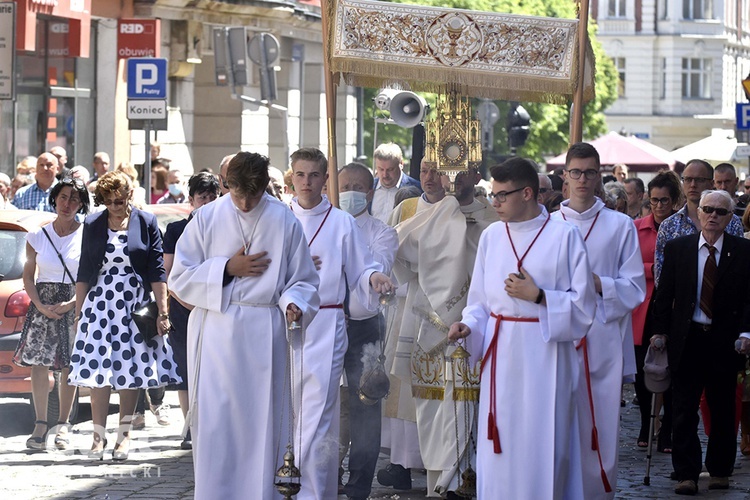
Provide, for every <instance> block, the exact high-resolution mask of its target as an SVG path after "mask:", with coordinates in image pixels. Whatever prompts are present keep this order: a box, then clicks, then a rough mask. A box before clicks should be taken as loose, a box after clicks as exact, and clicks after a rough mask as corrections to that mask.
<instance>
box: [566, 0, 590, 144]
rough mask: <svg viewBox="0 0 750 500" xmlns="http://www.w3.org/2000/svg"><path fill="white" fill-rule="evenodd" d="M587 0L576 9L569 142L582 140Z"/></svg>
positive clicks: (587, 24) (587, 15)
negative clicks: (575, 66)
mask: <svg viewBox="0 0 750 500" xmlns="http://www.w3.org/2000/svg"><path fill="white" fill-rule="evenodd" d="M588 26H589V0H580V6H579V9H578V77H577V79H576V91H575V94H574V95H573V109H572V110H571V114H572V116H571V117H570V144H575V143H576V142H581V141H582V140H583V88H584V86H585V83H584V82H585V77H586V46H587V45H588V38H589V31H588Z"/></svg>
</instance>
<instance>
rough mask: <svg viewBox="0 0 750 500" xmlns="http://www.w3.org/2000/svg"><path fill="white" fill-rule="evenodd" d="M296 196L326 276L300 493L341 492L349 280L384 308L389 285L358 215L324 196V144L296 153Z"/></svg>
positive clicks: (306, 386)
mask: <svg viewBox="0 0 750 500" xmlns="http://www.w3.org/2000/svg"><path fill="white" fill-rule="evenodd" d="M291 158H292V183H293V185H294V191H295V193H296V194H297V196H296V197H295V198H294V199H293V200H292V207H291V208H292V210H291V211H292V213H294V215H295V216H296V217H297V219H298V220H299V221H300V223H301V224H302V228H303V231H304V233H305V237H306V238H307V244H308V246H309V248H310V253H311V254H312V258H313V260H314V261H315V263H316V267H317V268H318V273H319V275H320V288H319V293H320V311H319V312H318V315H317V316H316V317H315V319H314V320H313V321H312V323H311V324H310V326H309V327H308V328H307V331H306V332H305V344H304V350H303V352H302V359H301V362H300V364H299V366H300V369H301V370H302V377H303V390H304V395H303V398H304V401H303V405H302V414H301V417H300V422H299V425H301V432H296V433H295V434H296V435H295V439H298V440H299V439H300V436H301V443H298V445H297V446H298V448H299V449H300V450H301V462H300V463H301V466H300V470H301V474H302V490H301V491H300V493H299V494H298V495H297V498H298V499H303V498H309V499H328V498H335V497H336V495H337V492H338V486H337V479H338V453H339V451H338V450H339V444H338V438H339V412H340V405H339V382H340V379H341V374H342V372H343V368H344V355H345V354H346V348H347V345H348V339H347V335H346V326H345V318H344V300H345V297H346V289H347V286H348V288H349V290H350V292H351V293H352V295H354V296H356V298H357V300H358V301H359V304H360V305H362V306H363V307H364V308H368V309H369V310H371V311H374V312H377V311H378V308H379V304H380V303H379V300H378V299H379V294H380V293H385V292H390V291H391V289H392V288H393V285H392V283H391V281H390V279H389V278H388V277H387V276H386V275H385V274H383V273H382V272H380V270H381V269H382V266H381V265H380V264H378V263H377V262H376V261H375V260H374V259H373V256H372V253H371V252H370V250H369V249H368V248H367V244H366V243H365V240H364V238H363V237H362V235H361V234H360V231H359V228H358V227H357V223H356V221H355V220H354V217H352V216H351V215H349V214H348V213H346V212H344V211H343V210H339V209H338V208H335V207H333V206H332V205H331V203H330V202H329V201H328V198H327V197H326V196H325V195H322V194H321V193H322V190H323V186H324V185H325V183H326V181H327V179H328V174H327V171H328V169H327V166H328V161H327V160H326V158H325V155H323V153H322V152H320V151H319V150H318V149H315V148H302V149H299V150H297V151H295V152H294V153H293V154H292V157H291Z"/></svg>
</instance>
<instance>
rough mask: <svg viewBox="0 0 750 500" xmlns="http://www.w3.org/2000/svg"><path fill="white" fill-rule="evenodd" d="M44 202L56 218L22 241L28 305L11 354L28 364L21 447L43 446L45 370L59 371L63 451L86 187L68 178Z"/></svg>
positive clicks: (71, 394) (59, 437)
mask: <svg viewBox="0 0 750 500" xmlns="http://www.w3.org/2000/svg"><path fill="white" fill-rule="evenodd" d="M49 203H50V205H51V206H52V207H53V208H54V209H55V211H56V212H57V219H55V220H54V221H53V222H52V223H51V224H48V225H47V226H45V227H42V228H40V229H37V230H35V231H31V232H30V233H29V234H28V235H27V237H26V264H25V265H24V269H23V284H24V287H25V289H26V293H27V294H28V295H29V299H31V305H30V306H29V311H28V313H27V314H26V321H25V323H24V325H23V330H22V332H21V338H20V340H19V342H18V347H17V348H16V352H15V354H14V356H13V361H14V362H15V363H16V364H17V365H20V366H31V390H32V394H33V396H34V411H35V412H36V425H35V427H34V432H33V433H32V434H31V437H30V438H29V439H28V440H27V441H26V447H27V448H30V449H35V450H41V449H44V448H45V437H46V433H47V427H48V422H47V420H46V416H47V398H48V390H49V388H48V380H49V374H48V370H49V369H50V368H51V369H53V370H61V371H62V376H61V377H60V415H59V422H58V423H59V424H60V425H58V426H57V433H56V436H55V446H56V447H57V448H58V449H66V448H67V446H68V444H69V441H68V436H67V434H68V426H69V423H68V418H69V416H70V410H71V407H72V405H73V397H74V396H75V387H73V386H70V385H68V384H67V382H66V381H67V379H68V365H69V364H70V351H71V346H72V341H73V338H74V335H75V331H74V330H73V323H74V321H75V312H74V311H75V302H76V298H75V277H76V275H77V274H78V261H79V259H80V256H81V241H82V235H83V225H82V224H81V223H79V222H78V221H76V214H79V213H80V214H86V213H87V212H88V208H89V197H88V192H87V191H86V186H85V185H84V184H83V182H82V181H81V180H79V179H71V178H69V177H67V178H65V179H63V180H62V181H60V182H58V183H57V184H56V185H55V186H54V187H53V188H52V191H51V192H50V199H49ZM37 270H38V275H37V279H36V283H34V275H35V274H37Z"/></svg>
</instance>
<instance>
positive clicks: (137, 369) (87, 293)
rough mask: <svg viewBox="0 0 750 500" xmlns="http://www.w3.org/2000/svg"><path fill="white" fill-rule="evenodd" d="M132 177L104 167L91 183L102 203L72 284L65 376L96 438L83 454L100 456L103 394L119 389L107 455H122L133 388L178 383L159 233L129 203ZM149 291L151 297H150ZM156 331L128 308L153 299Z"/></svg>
mask: <svg viewBox="0 0 750 500" xmlns="http://www.w3.org/2000/svg"><path fill="white" fill-rule="evenodd" d="M132 199H133V184H132V181H131V180H130V178H129V177H128V176H127V175H125V174H124V173H122V172H109V173H107V174H105V175H103V176H102V177H100V178H99V179H98V181H97V184H96V192H95V196H94V201H95V203H96V204H97V205H105V206H106V207H107V208H106V210H104V211H102V212H99V213H96V214H94V215H92V216H90V217H87V218H86V221H85V222H84V227H83V247H82V249H81V261H80V266H79V268H78V278H77V283H76V318H77V328H76V340H75V344H74V346H73V352H72V355H71V357H70V364H71V367H70V379H69V380H70V383H71V384H72V385H77V386H82V387H90V388H91V413H92V419H93V421H94V442H93V444H92V446H91V451H90V452H89V457H91V458H96V459H102V458H103V455H104V448H105V447H106V445H107V439H106V437H105V436H104V432H105V429H106V419H107V410H108V408H109V396H110V392H111V390H112V389H115V390H117V391H119V394H120V422H119V423H120V425H119V426H118V435H117V441H116V443H115V448H114V451H113V453H112V459H113V460H125V459H127V456H128V450H129V446H130V437H129V433H130V423H131V420H132V416H133V412H134V411H135V405H136V400H137V397H138V390H139V389H145V388H149V387H150V388H153V387H160V386H164V385H168V384H175V383H177V382H179V380H180V379H179V377H178V376H177V373H176V371H175V363H174V360H173V355H172V350H171V348H170V346H169V344H168V343H166V342H164V339H163V337H162V336H163V335H164V333H166V332H167V331H168V329H169V326H170V325H169V316H168V313H167V286H166V278H167V277H166V273H165V271H164V261H163V258H162V248H161V233H160V232H159V227H158V225H157V223H156V217H155V216H154V215H153V214H149V213H147V212H143V211H141V210H139V209H137V208H135V207H133V205H132ZM152 295H153V298H152ZM154 300H155V302H156V304H157V307H158V309H159V318H158V320H157V329H158V333H159V335H158V336H156V337H154V338H153V339H150V340H149V339H146V338H145V337H144V336H143V335H142V334H141V333H140V332H139V331H138V327H137V326H136V324H135V322H134V321H133V319H132V317H131V316H132V313H133V311H135V310H137V309H139V308H141V307H143V306H145V305H146V304H148V303H149V302H152V301H154Z"/></svg>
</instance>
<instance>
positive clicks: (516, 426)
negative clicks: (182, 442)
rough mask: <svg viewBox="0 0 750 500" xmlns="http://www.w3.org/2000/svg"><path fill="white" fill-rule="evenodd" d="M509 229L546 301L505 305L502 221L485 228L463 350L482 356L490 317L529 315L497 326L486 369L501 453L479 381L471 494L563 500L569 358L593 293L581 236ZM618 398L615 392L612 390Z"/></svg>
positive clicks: (572, 372)
mask: <svg viewBox="0 0 750 500" xmlns="http://www.w3.org/2000/svg"><path fill="white" fill-rule="evenodd" d="M540 209H541V214H540V215H539V216H538V217H536V218H534V219H532V220H529V221H524V222H513V223H509V224H508V227H509V229H510V234H511V235H512V242H513V245H515V248H516V251H517V252H518V257H519V258H520V257H521V256H522V255H523V254H524V253H525V252H526V251H527V249H529V247H531V249H530V250H529V252H528V254H527V255H526V257H525V259H524V260H523V267H524V269H526V271H527V272H528V274H529V275H530V276H531V277H532V278H533V279H534V282H535V283H536V285H537V286H538V287H539V288H541V289H543V290H544V292H545V294H546V305H537V304H534V303H533V302H529V301H526V300H521V299H515V298H511V297H509V296H508V294H507V293H506V292H505V287H504V285H503V281H504V280H505V279H506V278H507V277H508V275H509V274H510V273H517V272H518V267H517V260H516V257H515V255H514V253H513V249H512V247H511V241H510V239H509V238H508V234H507V229H506V224H505V223H502V222H498V223H495V224H493V225H492V226H490V227H489V228H488V229H487V230H486V231H485V232H484V234H483V235H482V237H481V239H480V241H479V249H478V252H477V259H476V264H475V266H474V273H473V275H472V278H471V287H470V289H469V297H468V302H467V306H466V308H465V309H464V311H463V317H462V320H461V321H462V322H463V323H465V324H466V325H467V326H468V327H469V328H470V329H471V334H470V335H469V336H468V337H467V349H468V350H469V352H470V353H471V354H472V356H473V357H476V358H478V357H480V356H482V357H484V358H486V357H487V350H488V348H489V346H490V343H491V341H492V337H493V334H494V331H495V325H496V319H495V318H494V317H492V316H491V314H493V313H494V314H497V315H505V316H509V317H511V318H538V319H539V322H531V323H522V322H516V321H509V320H505V321H501V322H500V326H499V334H498V338H497V351H496V353H497V358H496V371H495V397H496V411H497V413H496V414H495V422H496V424H497V429H498V432H499V439H500V445H501V453H499V454H498V453H495V452H494V450H493V442H492V441H491V440H489V439H488V415H489V410H490V397H491V396H490V388H491V384H490V381H491V378H492V377H491V374H492V372H491V369H490V363H489V359H488V360H487V361H488V363H487V365H486V366H485V367H484V370H483V372H482V378H481V389H480V399H479V415H478V417H479V418H478V422H479V429H478V435H477V498H479V500H501V499H545V500H554V499H571V500H577V499H579V498H580V497H581V495H582V489H583V485H582V472H581V469H580V455H581V453H580V441H579V436H578V418H577V409H576V405H575V390H576V386H577V384H578V370H579V368H578V359H577V357H576V352H575V344H574V342H575V341H577V340H579V339H580V338H581V337H583V336H584V334H585V333H586V331H587V329H588V327H589V325H590V324H591V322H592V320H593V317H594V313H595V307H596V306H595V298H594V295H595V292H594V283H593V279H592V276H591V270H590V268H589V264H588V260H587V258H586V250H585V248H584V244H583V239H582V238H581V236H580V235H579V233H578V231H576V230H575V229H573V228H571V227H570V226H569V225H567V224H564V223H560V222H557V221H554V220H550V221H549V222H548V223H547V226H546V227H545V228H544V231H543V232H542V233H541V235H540V236H539V238H538V240H537V241H536V243H535V244H534V245H533V246H531V245H532V241H533V240H534V238H535V237H536V236H537V234H538V233H539V230H540V228H541V227H542V225H543V224H544V222H545V220H546V219H547V213H546V211H544V209H543V208H542V207H541V206H540ZM618 394H619V392H618Z"/></svg>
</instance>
